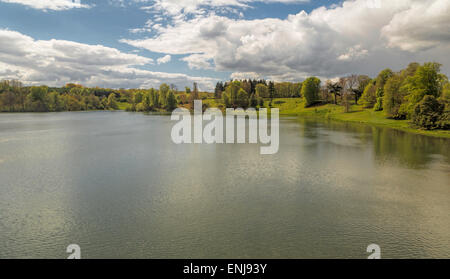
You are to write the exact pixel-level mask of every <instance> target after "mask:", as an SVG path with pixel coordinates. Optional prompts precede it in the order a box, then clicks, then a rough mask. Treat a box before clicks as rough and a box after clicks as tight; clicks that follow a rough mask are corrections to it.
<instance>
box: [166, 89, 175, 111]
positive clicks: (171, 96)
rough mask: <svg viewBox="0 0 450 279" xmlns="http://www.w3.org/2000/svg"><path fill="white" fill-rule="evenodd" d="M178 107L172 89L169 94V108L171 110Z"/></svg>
mask: <svg viewBox="0 0 450 279" xmlns="http://www.w3.org/2000/svg"><path fill="white" fill-rule="evenodd" d="M176 108H177V100H176V98H175V95H174V94H173V92H172V91H170V92H169V95H168V96H167V109H168V110H169V111H173V110H174V109H176Z"/></svg>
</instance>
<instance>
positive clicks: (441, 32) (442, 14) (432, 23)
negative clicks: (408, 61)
mask: <svg viewBox="0 0 450 279" xmlns="http://www.w3.org/2000/svg"><path fill="white" fill-rule="evenodd" d="M382 35H383V36H384V37H385V38H386V39H387V40H388V43H389V46H390V47H397V48H400V49H402V50H406V51H411V52H415V51H420V50H425V49H429V48H433V47H436V46H439V45H441V44H446V45H448V44H449V43H450V1H445V0H443V1H420V2H417V3H413V4H412V5H411V6H410V7H409V8H408V9H405V10H403V11H402V12H400V13H397V14H396V15H395V16H394V17H393V19H392V20H391V22H390V23H389V24H388V25H386V26H384V27H383V30H382Z"/></svg>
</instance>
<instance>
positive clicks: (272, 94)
mask: <svg viewBox="0 0 450 279" xmlns="http://www.w3.org/2000/svg"><path fill="white" fill-rule="evenodd" d="M269 98H270V102H272V101H273V98H275V83H274V82H273V81H270V82H269Z"/></svg>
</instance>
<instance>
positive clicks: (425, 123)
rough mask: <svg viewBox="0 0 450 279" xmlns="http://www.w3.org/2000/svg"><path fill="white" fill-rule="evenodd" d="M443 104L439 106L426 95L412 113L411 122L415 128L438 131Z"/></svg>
mask: <svg viewBox="0 0 450 279" xmlns="http://www.w3.org/2000/svg"><path fill="white" fill-rule="evenodd" d="M444 107H445V106H444V104H441V103H439V102H438V100H436V98H435V97H434V96H432V95H426V96H425V97H424V98H423V100H422V101H420V102H419V103H418V104H417V105H416V107H415V109H414V113H413V117H412V120H413V122H414V124H416V125H417V126H419V127H421V128H424V129H426V130H433V129H438V128H439V127H440V125H441V121H442V115H443V112H444Z"/></svg>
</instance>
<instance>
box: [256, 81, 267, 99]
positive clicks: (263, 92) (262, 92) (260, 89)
mask: <svg viewBox="0 0 450 279" xmlns="http://www.w3.org/2000/svg"><path fill="white" fill-rule="evenodd" d="M255 90H256V96H258V97H261V98H268V97H269V88H268V87H267V86H266V85H265V84H263V83H259V84H257V85H256V87H255Z"/></svg>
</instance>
